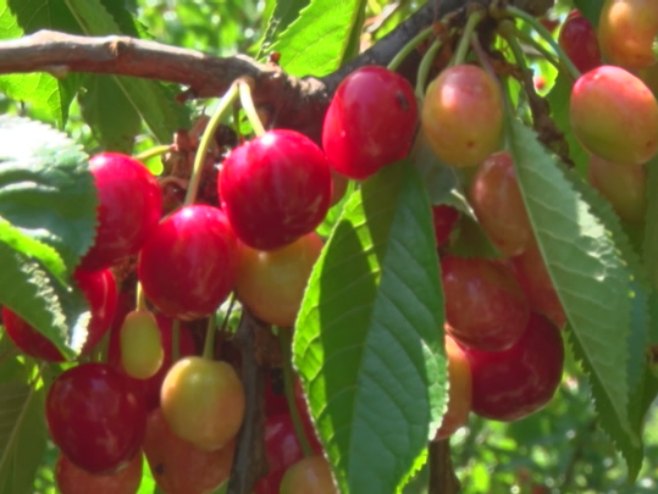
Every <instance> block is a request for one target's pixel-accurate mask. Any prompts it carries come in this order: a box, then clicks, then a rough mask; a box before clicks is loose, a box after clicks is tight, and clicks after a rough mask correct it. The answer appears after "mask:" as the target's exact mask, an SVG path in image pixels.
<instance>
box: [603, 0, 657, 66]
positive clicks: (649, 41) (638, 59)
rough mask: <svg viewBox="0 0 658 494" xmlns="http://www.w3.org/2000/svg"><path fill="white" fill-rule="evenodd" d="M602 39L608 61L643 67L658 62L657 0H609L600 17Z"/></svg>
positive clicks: (604, 5)
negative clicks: (656, 46)
mask: <svg viewBox="0 0 658 494" xmlns="http://www.w3.org/2000/svg"><path fill="white" fill-rule="evenodd" d="M598 33H599V43H600V44H601V50H602V51H603V54H604V55H605V57H606V59H607V60H608V62H610V63H612V64H615V65H621V66H622V67H627V68H629V69H642V68H646V67H649V66H651V65H653V64H654V63H656V57H655V55H654V53H653V44H654V39H655V38H656V35H658V4H657V3H656V2H655V1H654V0H607V1H606V2H605V3H604V4H603V8H602V9H601V14H600V17H599V27H598Z"/></svg>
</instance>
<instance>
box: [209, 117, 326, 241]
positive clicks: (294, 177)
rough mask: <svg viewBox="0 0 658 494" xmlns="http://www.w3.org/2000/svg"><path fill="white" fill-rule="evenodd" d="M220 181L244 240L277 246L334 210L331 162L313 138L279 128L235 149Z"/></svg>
mask: <svg viewBox="0 0 658 494" xmlns="http://www.w3.org/2000/svg"><path fill="white" fill-rule="evenodd" d="M217 186H218V192H219V196H220V197H221V201H222V206H223V208H224V210H225V211H226V214H227V216H228V218H229V220H230V222H231V225H232V226H233V229H234V230H235V233H236V234H237V236H238V237H239V238H240V240H242V241H243V242H244V243H245V244H247V245H249V246H250V247H253V248H255V249H259V250H272V249H276V248H278V247H283V246H284V245H286V244H289V243H291V242H293V241H294V240H296V239H297V238H299V237H300V236H302V235H304V234H305V233H309V232H311V231H313V230H314V229H315V227H316V226H318V225H319V224H320V222H321V221H322V220H323V219H324V217H325V215H326V213H327V210H328V209H329V202H330V200H331V188H332V180H331V171H330V168H329V162H328V161H327V158H326V156H325V155H324V153H323V152H322V150H321V149H320V148H319V147H318V146H317V145H316V144H315V143H314V142H313V141H311V140H310V139H309V138H308V137H306V136H305V135H303V134H300V133H299V132H295V131H292V130H280V129H277V130H271V131H269V132H266V133H265V134H263V135H262V136H259V137H256V138H255V139H252V140H251V141H248V142H246V143H245V144H243V145H242V146H239V147H237V148H235V149H234V150H233V151H231V153H230V154H229V155H228V157H227V158H226V159H225V160H224V163H223V165H222V170H221V173H220V176H219V181H218V184H217Z"/></svg>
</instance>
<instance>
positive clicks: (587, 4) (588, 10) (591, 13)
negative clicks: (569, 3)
mask: <svg viewBox="0 0 658 494" xmlns="http://www.w3.org/2000/svg"><path fill="white" fill-rule="evenodd" d="M574 3H575V4H576V5H575V6H576V7H577V8H578V10H580V11H581V12H582V14H583V16H584V17H586V18H587V19H588V20H589V21H590V22H591V23H592V25H593V26H594V27H595V28H596V26H598V25H599V17H600V15H601V9H602V8H603V0H574Z"/></svg>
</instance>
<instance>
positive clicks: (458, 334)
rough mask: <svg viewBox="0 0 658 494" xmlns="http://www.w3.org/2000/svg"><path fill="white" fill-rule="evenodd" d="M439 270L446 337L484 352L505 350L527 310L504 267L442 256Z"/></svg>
mask: <svg viewBox="0 0 658 494" xmlns="http://www.w3.org/2000/svg"><path fill="white" fill-rule="evenodd" d="M441 270H442V278H443V290H444V294H445V308H446V320H447V322H448V327H447V328H446V329H447V330H448V332H449V334H450V336H452V337H453V338H455V339H456V340H457V341H458V342H459V343H462V344H464V345H469V346H472V347H474V348H478V349H480V350H485V351H494V350H503V349H505V348H509V347H511V346H512V345H513V344H514V342H516V341H517V340H518V339H519V338H520V337H521V335H522V334H523V331H524V329H525V327H526V324H527V322H528V318H529V317H530V309H529V307H528V301H527V300H526V298H525V295H524V294H523V292H522V291H521V287H520V286H519V284H518V283H517V282H516V280H515V279H514V275H513V273H512V272H511V271H510V270H509V269H508V268H507V267H506V266H505V265H503V264H501V263H497V262H495V261H490V260H487V259H475V258H474V259H462V258H458V257H453V256H446V257H444V258H443V259H442V260H441Z"/></svg>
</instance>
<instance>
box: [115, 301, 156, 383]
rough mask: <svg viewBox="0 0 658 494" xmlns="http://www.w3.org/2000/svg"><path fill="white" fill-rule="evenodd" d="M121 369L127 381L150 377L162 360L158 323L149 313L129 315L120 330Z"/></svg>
mask: <svg viewBox="0 0 658 494" xmlns="http://www.w3.org/2000/svg"><path fill="white" fill-rule="evenodd" d="M119 340H120V345H121V367H123V369H124V370H125V371H126V374H128V375H129V376H130V377H134V378H136V379H148V378H150V377H153V376H154V375H155V374H156V373H157V372H158V370H160V367H161V366H162V362H163V360H164V349H163V348H162V338H161V336H160V329H159V328H158V321H157V320H156V318H155V316H154V315H153V313H152V312H150V311H148V310H134V311H132V312H130V313H128V314H127V315H126V317H125V319H124V321H123V324H122V326H121V330H120V334H119Z"/></svg>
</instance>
